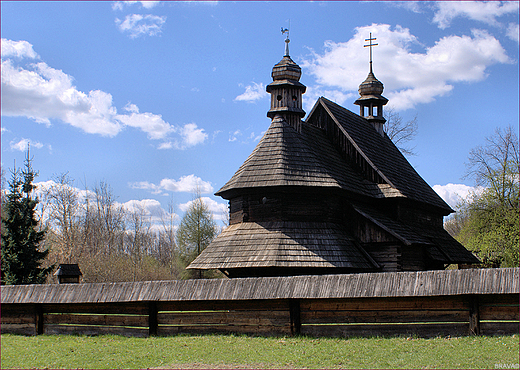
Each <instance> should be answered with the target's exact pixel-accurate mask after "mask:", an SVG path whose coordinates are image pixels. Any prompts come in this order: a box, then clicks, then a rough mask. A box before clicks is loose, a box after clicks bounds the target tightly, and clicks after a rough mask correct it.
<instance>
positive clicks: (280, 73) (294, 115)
mask: <svg viewBox="0 0 520 370" xmlns="http://www.w3.org/2000/svg"><path fill="white" fill-rule="evenodd" d="M282 33H287V38H286V39H285V55H284V57H283V59H282V60H281V61H280V62H278V63H277V64H276V65H275V66H274V67H273V72H272V73H271V76H272V78H273V82H271V83H270V84H269V85H267V87H266V90H267V92H268V93H269V94H271V109H269V112H267V116H268V117H269V118H271V119H274V118H275V117H276V116H280V117H281V118H283V119H284V120H285V121H286V122H287V123H288V124H289V125H291V126H292V127H293V128H294V129H296V130H297V131H298V132H299V131H300V129H301V119H302V118H303V117H304V116H305V111H304V110H303V109H302V95H303V94H304V93H305V90H306V89H307V88H306V87H305V85H303V84H301V83H300V82H299V80H300V77H301V75H302V70H301V68H300V66H299V65H298V64H296V63H295V62H294V61H293V60H292V59H291V57H290V56H289V42H290V40H289V30H287V29H283V28H282Z"/></svg>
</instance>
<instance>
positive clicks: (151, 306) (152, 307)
mask: <svg viewBox="0 0 520 370" xmlns="http://www.w3.org/2000/svg"><path fill="white" fill-rule="evenodd" d="M158 326H159V325H158V323H157V303H156V302H155V301H150V302H148V335H149V336H154V335H157V328H158Z"/></svg>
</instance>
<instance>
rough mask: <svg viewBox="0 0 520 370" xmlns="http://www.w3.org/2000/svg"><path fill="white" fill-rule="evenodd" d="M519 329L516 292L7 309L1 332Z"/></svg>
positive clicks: (422, 333)
mask: <svg viewBox="0 0 520 370" xmlns="http://www.w3.org/2000/svg"><path fill="white" fill-rule="evenodd" d="M518 332H519V305H518V295H515V294H509V295H486V296H483V295H482V296H473V295H468V296H441V297H416V298H413V297H399V298H352V299H293V300H286V299H282V300H276V299H275V300H262V301H186V302H125V303H104V304H92V303H89V304H4V305H2V333H13V334H22V335H37V334H44V333H45V334H83V335H98V334H118V335H124V336H136V337H147V336H150V335H160V336H168V335H175V334H180V333H190V334H204V333H241V334H251V335H274V336H279V335H280V336H289V335H297V334H302V335H309V336H316V337H319V336H335V337H349V336H395V335H416V336H419V337H435V336H448V335H451V336H466V335H478V334H483V335H508V334H515V333H516V334H518Z"/></svg>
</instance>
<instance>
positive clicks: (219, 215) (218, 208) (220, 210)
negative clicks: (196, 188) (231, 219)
mask: <svg viewBox="0 0 520 370" xmlns="http://www.w3.org/2000/svg"><path fill="white" fill-rule="evenodd" d="M200 199H201V200H202V201H203V202H204V204H205V205H206V206H207V207H208V209H209V211H210V212H211V214H212V215H213V219H214V220H220V221H227V217H228V216H227V212H228V206H227V204H224V203H218V202H217V201H215V200H213V199H211V198H208V197H201V198H200ZM192 203H193V200H190V201H189V202H187V203H183V204H180V205H179V209H180V210H181V211H183V212H186V211H187V210H188V208H190V205H191V204H192Z"/></svg>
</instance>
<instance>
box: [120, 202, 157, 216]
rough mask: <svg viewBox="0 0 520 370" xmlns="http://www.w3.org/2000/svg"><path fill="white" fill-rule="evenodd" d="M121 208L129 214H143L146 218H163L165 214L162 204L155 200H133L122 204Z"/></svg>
mask: <svg viewBox="0 0 520 370" xmlns="http://www.w3.org/2000/svg"><path fill="white" fill-rule="evenodd" d="M121 206H122V207H123V209H125V210H126V211H128V212H131V213H141V214H142V215H143V216H145V217H146V216H148V217H161V216H163V215H164V214H165V211H164V209H163V208H162V206H161V203H160V202H159V201H158V200H155V199H142V200H135V199H133V200H129V201H128V202H125V203H122V204H121Z"/></svg>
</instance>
